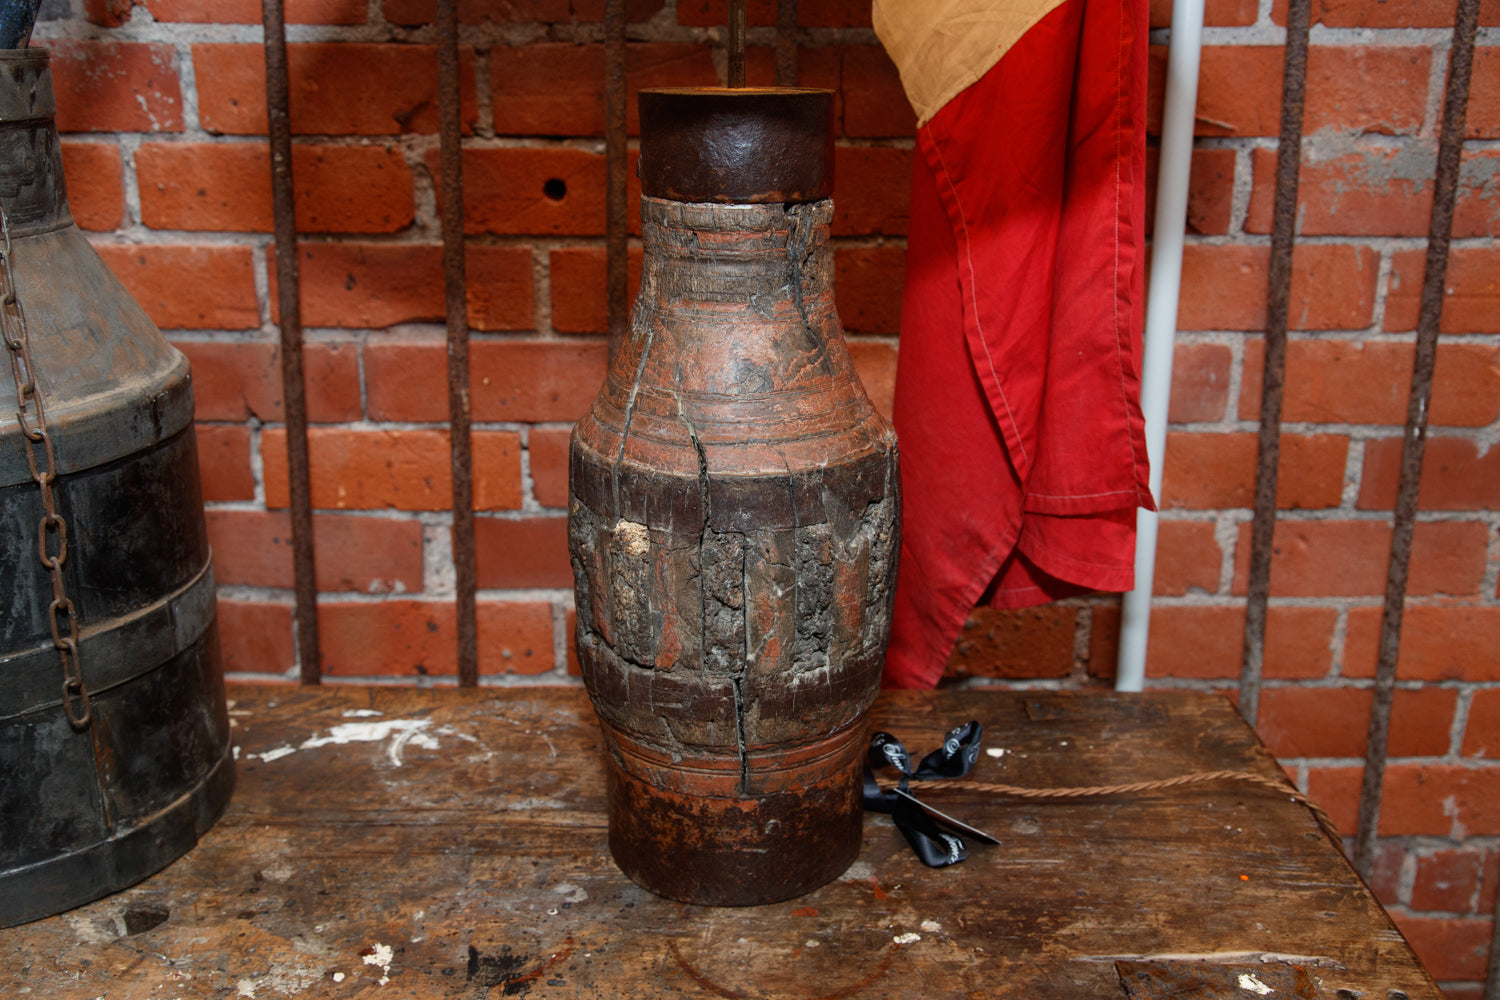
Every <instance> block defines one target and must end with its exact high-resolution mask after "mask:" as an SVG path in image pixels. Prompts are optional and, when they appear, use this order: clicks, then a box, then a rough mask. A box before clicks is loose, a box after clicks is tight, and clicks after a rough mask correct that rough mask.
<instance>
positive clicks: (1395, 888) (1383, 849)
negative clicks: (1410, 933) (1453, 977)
mask: <svg viewBox="0 0 1500 1000" xmlns="http://www.w3.org/2000/svg"><path fill="white" fill-rule="evenodd" d="M1405 861H1406V849H1405V848H1404V847H1403V846H1402V845H1401V843H1400V842H1399V841H1397V842H1392V841H1389V840H1377V841H1376V842H1375V858H1374V862H1375V863H1374V864H1373V865H1372V866H1371V868H1372V870H1371V872H1370V879H1369V886H1370V891H1371V892H1373V893H1374V894H1375V898H1376V899H1378V900H1379V901H1380V905H1381V906H1399V905H1401V867H1402V865H1403V864H1404V863H1405ZM1445 1000H1446V998H1445Z"/></svg>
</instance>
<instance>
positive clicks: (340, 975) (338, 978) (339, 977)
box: [333, 972, 344, 983]
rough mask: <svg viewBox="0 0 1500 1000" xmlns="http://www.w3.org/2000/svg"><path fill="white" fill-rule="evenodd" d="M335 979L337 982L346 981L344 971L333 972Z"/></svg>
mask: <svg viewBox="0 0 1500 1000" xmlns="http://www.w3.org/2000/svg"><path fill="white" fill-rule="evenodd" d="M333 981H334V982H336V983H342V982H343V981H344V974H343V973H342V972H335V973H334V974H333Z"/></svg>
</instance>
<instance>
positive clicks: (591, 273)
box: [547, 247, 641, 333]
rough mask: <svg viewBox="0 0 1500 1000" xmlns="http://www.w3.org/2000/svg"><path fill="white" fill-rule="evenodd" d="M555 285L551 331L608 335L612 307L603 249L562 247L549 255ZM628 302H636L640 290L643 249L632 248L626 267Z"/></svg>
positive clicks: (553, 288)
mask: <svg viewBox="0 0 1500 1000" xmlns="http://www.w3.org/2000/svg"><path fill="white" fill-rule="evenodd" d="M547 268H548V273H549V275H550V278H551V285H552V329H554V330H557V331H559V332H562V333H605V332H607V330H608V327H609V306H608V303H606V302H605V300H604V297H605V287H604V284H605V280H606V278H607V274H606V268H607V265H606V261H605V254H604V249H603V248H602V247H562V248H559V249H556V250H552V251H550V252H549V253H548V255H547ZM626 269H627V274H626V286H625V300H626V301H627V302H634V301H635V297H636V295H637V294H639V292H640V290H641V248H640V247H631V248H630V254H629V260H628V263H627V264H626Z"/></svg>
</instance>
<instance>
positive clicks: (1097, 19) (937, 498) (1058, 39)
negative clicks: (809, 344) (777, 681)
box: [875, 0, 1154, 687]
mask: <svg viewBox="0 0 1500 1000" xmlns="http://www.w3.org/2000/svg"><path fill="white" fill-rule="evenodd" d="M1023 2H1025V0H1023ZM995 7H996V5H995V4H994V3H993V2H984V0H937V2H936V3H933V4H932V5H929V4H925V3H924V4H915V3H911V4H896V5H893V4H891V3H889V2H886V3H879V2H877V4H876V7H875V23H876V29H877V31H878V32H879V33H880V36H881V40H882V42H884V43H885V44H886V47H887V49H888V50H889V51H890V52H891V53H892V57H893V58H894V59H895V61H896V63H897V66H898V67H899V68H900V70H901V73H902V82H903V84H905V86H906V88H907V92H908V95H909V96H910V97H911V98H912V100H913V104H914V106H915V107H916V108H917V113H918V117H919V122H920V124H919V126H918V129H917V155H916V157H915V158H914V160H915V167H914V171H913V178H912V204H911V225H910V230H909V232H908V237H907V256H906V286H905V294H904V300H903V303H902V314H901V351H900V356H899V361H898V367H897V375H896V401H895V425H896V430H897V433H898V435H899V437H900V448H901V475H902V483H903V490H904V507H905V510H904V516H903V527H902V549H901V569H900V580H899V583H898V586H897V592H896V611H895V620H894V628H893V636H892V640H891V647H890V652H889V654H888V657H887V661H886V667H885V683H886V685H887V686H890V687H920V686H931V685H934V684H936V683H937V681H938V679H939V678H940V677H941V676H942V672H943V666H944V664H945V663H946V661H947V659H948V656H949V654H950V653H951V651H952V648H953V644H954V641H955V640H956V638H957V636H958V633H959V630H960V629H961V628H962V627H963V623H964V621H965V620H966V619H967V617H968V615H969V612H970V611H971V610H972V609H973V607H974V606H975V605H976V604H978V603H980V602H987V603H989V604H990V605H992V606H994V607H1002V608H1016V607H1025V606H1028V605H1033V604H1040V603H1044V602H1046V601H1050V600H1054V599H1056V598H1058V597H1061V596H1066V595H1068V594H1076V593H1080V592H1084V591H1088V590H1128V589H1130V587H1131V586H1132V583H1133V579H1132V578H1133V575H1134V573H1133V568H1134V551H1135V509H1136V507H1138V506H1139V507H1146V508H1148V509H1154V505H1153V503H1152V499H1151V494H1150V488H1149V486H1148V485H1147V484H1148V476H1147V462H1146V445H1145V425H1144V419H1143V418H1142V415H1141V409H1140V339H1141V321H1142V315H1143V302H1144V293H1143V272H1144V264H1145V254H1144V239H1145V178H1144V174H1145V131H1146V129H1145V125H1146V43H1147V34H1146V32H1147V22H1146V16H1147V4H1146V2H1145V0H1064V2H1061V3H1056V2H1054V0H1039V2H1031V3H1030V6H1029V7H1027V8H1026V9H1016V10H1009V11H997V10H996V9H995Z"/></svg>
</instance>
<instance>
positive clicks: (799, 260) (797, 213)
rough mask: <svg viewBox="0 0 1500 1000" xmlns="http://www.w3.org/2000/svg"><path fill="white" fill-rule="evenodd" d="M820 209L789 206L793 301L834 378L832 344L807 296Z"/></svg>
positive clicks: (788, 256)
mask: <svg viewBox="0 0 1500 1000" xmlns="http://www.w3.org/2000/svg"><path fill="white" fill-rule="evenodd" d="M816 208H817V203H813V204H809V205H788V206H787V207H786V209H785V211H786V221H787V231H786V259H787V261H788V262H789V263H790V264H791V267H792V282H791V284H792V302H793V304H795V305H796V307H797V315H798V316H799V317H801V319H802V330H803V332H804V333H806V334H807V339H808V340H809V341H810V342H811V343H812V345H813V347H814V348H816V349H817V352H818V360H819V363H820V364H821V365H822V368H823V371H824V373H825V374H827V375H829V376H832V375H833V362H832V361H831V360H829V357H828V341H827V340H826V339H825V338H824V337H822V336H820V335H819V334H818V329H817V327H815V326H813V322H812V318H811V317H810V316H808V314H807V298H806V296H805V294H804V285H805V284H806V277H805V268H806V266H807V262H808V260H810V259H811V258H812V256H813V253H814V251H813V249H812V246H811V245H812V241H813V234H814V233H816V232H817V230H818V225H817V220H816V218H815V216H814V210H815V209H816Z"/></svg>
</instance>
